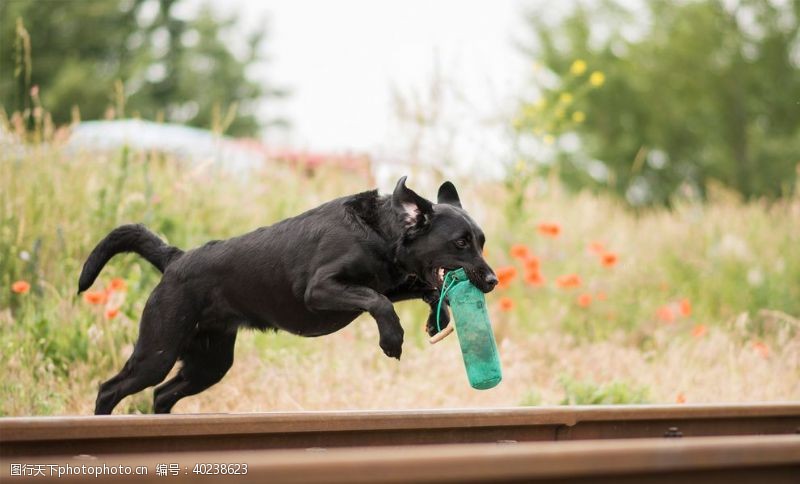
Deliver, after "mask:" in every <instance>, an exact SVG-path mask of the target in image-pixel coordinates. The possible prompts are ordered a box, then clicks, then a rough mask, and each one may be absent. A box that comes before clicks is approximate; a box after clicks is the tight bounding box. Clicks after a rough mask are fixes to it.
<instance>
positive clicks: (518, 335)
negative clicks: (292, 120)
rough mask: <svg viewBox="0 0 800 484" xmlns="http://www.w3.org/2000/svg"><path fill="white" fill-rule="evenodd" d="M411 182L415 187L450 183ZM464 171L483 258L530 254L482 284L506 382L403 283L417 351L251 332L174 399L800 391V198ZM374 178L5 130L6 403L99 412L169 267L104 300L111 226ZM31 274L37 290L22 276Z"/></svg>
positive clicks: (202, 224) (425, 399)
mask: <svg viewBox="0 0 800 484" xmlns="http://www.w3.org/2000/svg"><path fill="white" fill-rule="evenodd" d="M415 180H416V178H415V177H414V176H413V174H412V176H411V178H410V185H411V186H412V187H414V188H415V189H416V188H419V191H420V192H421V193H423V194H428V195H433V193H435V186H419V185H418V184H416V183H415ZM456 181H457V185H458V186H459V190H460V192H461V194H462V200H463V201H464V205H465V207H466V208H467V209H468V210H469V211H470V212H471V213H472V214H473V215H474V218H476V220H478V222H479V223H481V224H482V225H483V227H484V229H485V232H486V234H487V237H488V243H487V254H488V255H487V257H488V259H489V261H490V262H491V263H492V265H493V266H494V267H495V268H496V269H502V268H508V267H515V268H516V271H517V275H516V277H515V278H513V279H511V280H509V281H507V287H505V288H503V289H498V290H496V291H495V292H493V293H492V294H490V295H489V296H488V300H489V304H490V308H491V316H492V321H493V324H494V327H495V331H496V335H497V338H498V343H499V347H500V355H501V359H502V363H503V366H504V381H503V382H502V383H501V384H500V386H499V387H497V388H496V389H493V390H489V391H475V390H472V389H470V388H469V386H468V385H467V382H466V377H465V375H464V370H463V368H462V362H461V359H460V354H459V350H458V345H457V341H456V340H455V338H450V339H449V340H446V341H445V342H443V343H442V344H440V345H437V346H434V347H430V346H429V345H428V344H427V342H426V337H425V335H424V331H423V326H424V320H425V317H426V309H427V308H426V307H425V305H424V304H422V303H419V302H407V303H402V304H398V305H397V308H398V312H399V314H400V317H401V320H402V321H403V324H404V326H405V329H406V335H407V336H406V343H405V347H404V353H403V359H402V361H401V362H397V361H395V360H390V359H388V358H386V357H385V356H383V354H382V352H381V351H380V349H379V348H378V345H377V340H378V335H377V330H376V328H375V324H374V322H373V321H372V320H371V319H370V318H368V317H362V318H359V319H358V320H357V321H355V322H354V323H353V324H351V325H350V326H349V327H347V328H345V329H344V330H342V331H340V332H339V333H337V334H334V335H331V336H327V337H323V338H317V339H303V338H299V337H294V336H291V335H287V334H282V333H278V334H264V333H256V332H250V331H245V332H242V333H241V334H240V336H239V340H238V343H237V349H236V353H237V355H236V361H235V364H234V366H233V368H232V369H231V371H230V372H229V373H228V376H227V377H226V378H225V379H224V380H223V381H222V382H221V383H219V384H218V385H216V386H215V387H213V388H212V389H210V390H209V391H207V392H205V393H203V394H201V395H199V396H196V397H190V398H187V399H185V400H183V401H181V402H180V403H179V404H178V405H177V406H176V409H175V411H176V412H216V411H256V410H259V411H264V410H298V409H346V408H419V407H441V406H448V407H461V406H488V405H540V404H559V403H631V402H661V403H671V402H675V401H686V402H709V401H754V400H796V399H800V336H798V327H799V325H800V322H798V316H800V250H799V249H798V247H800V223H799V222H798V221H800V200H798V199H797V198H795V199H792V200H784V201H781V202H777V203H773V204H767V203H761V202H752V203H742V202H740V201H738V200H736V199H735V198H734V197H732V196H730V195H729V194H726V193H723V192H719V193H718V194H716V195H713V196H712V200H711V201H710V202H709V203H707V204H700V203H698V202H693V201H689V200H686V201H678V202H677V204H676V206H675V207H673V208H672V209H669V210H667V209H657V210H653V211H648V212H644V213H639V214H634V213H632V212H630V211H629V210H628V209H626V208H625V207H623V206H621V205H620V204H619V203H618V202H616V201H614V200H612V199H609V198H605V197H603V196H596V195H592V194H588V193H584V194H578V195H571V194H568V193H564V192H563V191H561V190H560V188H559V186H558V185H557V184H556V183H553V182H550V181H547V180H537V181H536V182H535V183H532V184H530V185H527V186H526V188H525V189H524V190H523V189H520V190H519V191H514V190H513V189H509V188H508V186H506V185H503V184H499V183H494V182H482V181H476V180H456ZM367 188H371V187H370V186H369V182H368V181H367V180H364V179H361V178H359V177H354V176H352V175H347V174H342V173H336V172H320V173H317V174H315V175H313V176H310V177H309V176H306V175H304V174H298V173H296V172H294V171H292V170H291V169H289V168H288V167H281V166H276V165H265V166H264V167H263V169H262V170H259V171H257V172H256V173H252V174H250V175H248V176H240V175H235V174H229V173H226V172H225V171H224V170H221V169H220V167H219V166H217V164H216V163H215V162H209V163H205V164H199V165H189V164H187V163H185V162H181V161H179V160H174V159H168V158H165V157H163V156H160V155H158V154H154V153H139V152H133V151H130V150H121V151H115V152H110V153H80V152H72V151H70V150H67V149H65V148H64V147H63V146H60V145H59V144H58V143H51V144H34V145H26V146H23V145H21V144H17V143H7V145H6V146H3V149H2V150H0V335H2V343H1V344H2V352H0V414H2V415H32V414H36V415H44V414H88V413H90V412H91V410H92V408H93V403H94V398H95V392H96V389H97V386H98V384H99V383H100V382H101V381H103V380H104V379H107V378H109V377H110V376H112V375H113V374H114V373H115V372H116V371H117V370H118V369H119V367H120V366H121V365H122V363H123V362H124V360H125V358H126V356H127V355H128V354H130V352H131V350H132V344H133V342H134V341H135V339H136V334H137V321H138V317H139V315H140V314H141V311H142V307H143V304H144V301H145V299H146V297H147V295H148V293H149V291H150V290H151V289H152V288H153V286H154V284H155V283H156V281H157V279H158V274H157V272H156V271H155V270H154V269H153V268H151V267H150V266H149V265H148V264H147V263H146V262H144V261H143V260H141V259H138V258H137V257H136V256H119V257H117V258H115V259H114V260H113V261H112V262H111V263H110V264H109V265H108V266H107V267H106V269H105V270H104V272H103V273H102V275H101V277H100V279H99V281H98V282H97V283H96V284H95V288H94V289H95V290H101V289H104V288H106V287H107V286H108V285H109V284H110V282H111V281H112V279H114V278H122V279H124V283H125V286H126V288H125V290H122V289H121V288H120V289H118V290H116V291H113V292H112V293H111V297H110V298H109V300H108V301H107V302H104V303H103V304H91V303H89V302H87V301H86V300H84V299H83V298H81V297H79V296H77V295H76V283H77V276H78V273H79V270H80V267H81V265H82V263H83V260H84V259H85V257H86V256H87V254H88V252H89V251H90V250H91V248H92V247H93V246H94V244H95V243H96V242H97V241H98V240H99V239H100V238H102V237H103V236H104V235H105V234H106V233H107V232H108V231H109V230H111V229H112V228H113V227H115V226H117V225H119V224H121V223H126V222H143V223H145V224H147V225H148V226H149V227H151V228H152V229H153V230H155V231H156V232H158V233H160V234H161V235H163V236H164V237H165V238H166V239H168V240H169V242H170V243H172V244H175V245H178V246H180V247H183V248H188V247H193V246H196V245H199V244H201V243H203V242H205V241H206V240H209V239H218V238H225V237H229V236H233V235H236V234H240V233H243V232H245V231H248V230H251V229H253V228H255V227H258V226H261V225H267V224H270V223H273V222H275V221H277V220H280V219H282V218H284V217H287V216H290V215H293V214H296V213H299V212H301V211H303V210H305V209H308V208H311V207H313V206H315V205H317V204H319V203H322V202H323V201H326V200H328V199H330V198H333V197H335V196H339V195H344V194H348V193H353V192H357V191H361V190H364V189H367ZM384 188H390V187H384ZM518 201H521V203H520V204H518V203H517V202H518ZM541 222H550V223H553V224H557V225H558V227H560V233H559V235H558V237H555V238H553V237H549V236H546V235H543V234H542V233H540V231H539V229H538V226H539V224H540V223H541ZM593 242H597V243H602V244H603V246H604V248H605V249H604V250H605V251H607V252H613V253H614V254H615V255H616V256H617V257H618V259H617V262H616V263H615V264H613V265H611V266H609V267H606V266H604V265H603V264H602V263H601V262H600V260H599V258H598V256H597V255H596V254H594V253H592V251H591V250H588V246H589V245H590V244H591V243H593ZM514 244H517V245H519V244H524V245H525V246H527V248H528V249H529V250H530V251H531V252H532V253H533V254H534V255H535V256H536V257H538V258H539V274H540V276H541V278H542V279H543V280H544V284H542V285H536V286H534V285H531V284H528V283H526V282H525V281H524V280H523V279H524V277H523V276H524V274H525V273H526V270H525V268H524V264H523V263H522V262H521V261H519V260H517V259H515V258H514V257H512V256H511V255H510V254H509V250H510V248H511V246H512V245H514ZM567 274H577V275H579V276H580V279H581V284H580V287H576V288H561V287H558V285H557V284H556V280H557V279H558V278H559V276H563V275H567ZM20 280H22V281H27V282H29V283H30V284H31V287H30V290H29V292H27V293H17V292H14V291H13V290H12V284H13V283H14V282H15V281H20ZM587 296H588V298H589V299H590V301H589V303H588V304H586V302H587ZM581 298H582V299H581ZM501 300H503V304H504V305H505V306H503V307H505V308H509V307H510V310H503V309H501ZM116 307H119V310H120V312H119V314H116V315H113V318H112V317H110V316H111V315H112V314H113V312H112V313H109V312H108V310H109V309H114V308H116ZM151 398H152V391H147V392H143V393H141V394H139V395H135V396H132V397H130V398H128V399H126V400H125V401H123V403H122V404H121V405H120V406H119V407H118V409H117V411H118V412H124V413H130V412H138V411H141V412H147V411H150V405H151Z"/></svg>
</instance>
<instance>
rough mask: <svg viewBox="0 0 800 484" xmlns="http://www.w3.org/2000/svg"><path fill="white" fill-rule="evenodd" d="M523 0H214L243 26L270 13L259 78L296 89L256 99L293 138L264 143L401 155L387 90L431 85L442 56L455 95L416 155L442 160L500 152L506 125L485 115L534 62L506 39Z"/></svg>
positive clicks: (506, 103) (502, 108)
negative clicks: (275, 99)
mask: <svg viewBox="0 0 800 484" xmlns="http://www.w3.org/2000/svg"><path fill="white" fill-rule="evenodd" d="M529 4H531V2H530V1H528V2H525V1H523V0H499V1H490V0H481V1H477V0H435V1H434V0H428V1H423V0H392V1H371V0H336V1H324V0H318V1H312V0H270V1H256V0H213V5H214V7H215V9H218V10H219V11H220V12H222V13H230V12H238V13H239V14H240V16H241V18H242V19H243V20H244V23H245V28H246V29H251V28H258V27H259V21H260V20H261V19H262V18H268V19H269V20H268V22H267V25H266V28H267V32H268V37H267V41H266V44H267V54H268V56H269V58H270V61H269V64H267V65H266V66H265V69H263V70H259V71H258V73H257V76H258V77H259V78H264V79H265V80H269V82H271V83H272V84H276V85H280V86H286V87H287V88H289V89H291V91H292V95H291V96H290V97H289V98H288V99H287V100H286V101H285V102H284V101H282V102H280V103H277V104H276V103H272V104H267V105H265V106H264V108H263V109H264V113H265V114H266V115H270V114H276V113H278V114H284V115H285V116H287V117H288V118H289V119H290V120H291V122H292V125H293V129H292V131H291V132H290V133H289V135H288V136H285V135H275V134H270V135H269V136H268V138H267V141H268V142H272V143H276V144H288V145H290V146H293V147H295V148H300V149H310V150H316V151H335V152H341V151H347V150H355V151H366V152H369V153H371V154H373V155H375V156H378V157H383V158H403V157H405V158H408V154H409V150H408V146H409V145H410V140H411V139H412V138H413V136H412V135H411V133H410V132H409V130H408V129H405V130H402V129H400V128H399V125H398V123H397V117H396V115H395V112H396V110H395V103H394V102H393V99H394V98H393V94H392V93H393V88H396V89H398V90H399V91H401V92H403V93H406V94H408V93H411V92H414V91H415V90H416V91H418V92H428V91H427V90H426V89H427V88H428V86H430V85H431V82H430V80H431V78H432V76H433V72H434V70H435V66H436V65H437V60H438V65H439V70H440V71H441V73H442V74H443V77H444V78H445V81H444V82H445V83H447V85H448V86H450V87H452V88H453V89H454V90H455V91H458V92H459V96H461V98H460V99H456V98H455V97H454V96H449V97H447V99H446V100H445V101H443V102H444V108H443V113H442V117H443V118H444V121H443V123H442V124H443V125H447V126H448V127H447V128H442V127H439V128H437V130H438V132H437V133H434V134H429V135H426V139H425V140H424V141H423V143H422V144H423V146H422V147H421V148H420V150H419V152H418V155H419V159H422V160H423V161H427V162H438V161H439V160H432V159H431V158H435V157H437V156H441V155H442V153H445V152H447V153H450V154H452V156H453V158H456V159H457V163H458V164H460V165H470V164H473V165H474V164H475V163H481V164H483V161H486V159H487V158H498V157H502V156H507V153H505V154H504V153H502V152H503V151H504V150H505V151H508V149H509V147H508V143H507V142H504V140H503V133H502V128H499V127H498V124H497V121H496V119H495V121H494V122H493V123H492V122H487V119H488V118H489V117H492V116H493V117H495V118H497V117H498V115H499V114H502V113H503V112H505V113H506V114H507V113H510V112H511V110H512V109H513V106H514V100H515V99H517V96H518V95H519V92H520V86H521V85H522V84H524V82H525V80H526V75H528V72H529V70H530V62H529V60H528V59H526V58H525V57H524V56H523V55H521V54H520V53H519V51H518V50H517V48H516V47H515V46H514V45H513V41H514V39H519V38H520V37H524V36H525V34H526V33H527V30H526V28H525V25H524V22H523V17H522V15H521V12H522V11H524V7H525V6H527V5H529ZM422 99H426V96H425V95H423V96H422ZM424 104H430V103H424ZM505 119H509V118H508V117H506V118H505ZM498 161H499V160H498ZM506 161H507V160H506ZM491 164H492V165H494V164H495V163H491Z"/></svg>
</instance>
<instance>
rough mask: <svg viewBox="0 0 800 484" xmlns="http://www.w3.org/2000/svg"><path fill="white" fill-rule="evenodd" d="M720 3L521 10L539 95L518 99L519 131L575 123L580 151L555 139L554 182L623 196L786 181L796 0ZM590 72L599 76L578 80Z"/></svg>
mask: <svg viewBox="0 0 800 484" xmlns="http://www.w3.org/2000/svg"><path fill="white" fill-rule="evenodd" d="M726 4H727V3H726V2H722V1H721V0H698V1H680V2H675V1H671V0H670V1H667V0H657V1H653V2H642V3H641V4H637V5H638V10H633V9H629V8H628V7H624V6H623V5H621V4H620V3H618V2H616V1H606V2H602V3H600V4H599V5H596V6H595V7H592V8H589V7H587V6H584V5H582V4H581V5H579V6H578V7H576V8H575V9H574V10H573V11H572V12H571V14H569V15H568V16H567V17H566V18H564V19H561V20H560V21H558V22H547V21H545V20H542V19H543V18H544V17H545V16H544V15H543V14H542V12H534V13H532V14H531V15H530V23H531V25H532V28H533V30H534V32H535V37H536V42H535V46H533V47H532V48H531V49H530V53H531V55H532V56H533V57H534V58H535V59H536V60H537V61H538V62H541V63H542V64H543V65H544V67H545V68H546V69H545V71H546V74H547V75H545V76H542V78H543V79H544V81H542V82H537V84H538V87H539V92H540V93H541V97H540V98H539V99H537V100H533V101H526V102H523V104H522V106H521V108H520V113H519V116H518V118H517V120H516V123H515V126H516V127H517V129H518V132H519V133H520V134H521V135H522V136H524V137H529V136H534V137H539V138H541V139H542V140H543V141H544V142H545V144H553V143H554V141H556V140H557V139H558V137H559V136H561V135H563V134H565V133H575V134H577V135H578V136H579V139H580V142H581V148H580V149H577V150H575V149H574V147H573V148H569V147H568V146H565V143H554V151H555V156H554V158H555V160H556V163H555V166H556V168H557V173H558V174H559V176H560V177H561V179H562V180H563V181H564V182H565V183H566V184H567V185H569V186H571V187H573V188H585V187H589V188H592V189H601V190H610V191H612V192H614V193H617V194H618V195H620V196H622V197H625V198H627V200H628V201H629V202H630V203H632V204H633V205H650V204H664V203H669V202H670V200H671V199H672V198H673V197H674V196H675V195H676V193H678V192H680V193H691V192H694V193H697V194H700V195H701V196H705V195H706V190H707V187H708V186H709V184H710V183H712V182H715V183H721V184H723V185H724V186H726V187H728V188H731V189H733V190H735V191H737V192H738V193H740V194H741V195H743V196H744V197H747V198H751V197H760V196H768V197H779V196H783V195H786V194H788V193H790V192H792V191H793V190H794V189H795V183H796V182H795V180H796V176H797V175H796V170H795V169H796V165H797V164H798V162H800V158H798V153H800V109H798V105H797V100H798V99H800V68H798V67H799V66H798V64H799V63H800V59H799V58H798V53H800V37H799V36H798V32H800V3H798V2H791V3H785V4H782V5H779V4H778V3H776V2H770V1H768V0H745V1H741V2H737V3H736V5H735V6H733V7H727V6H725V5H726ZM626 5H629V4H626ZM581 66H583V67H584V69H581V68H580V67H581ZM594 72H598V73H601V74H602V78H603V81H604V82H595V84H594V85H593V84H592V83H591V82H589V80H590V76H592V75H593V73H594ZM549 74H553V75H554V79H555V80H554V81H553V78H551V77H549ZM598 80H599V79H598V78H595V81H598ZM576 113H581V114H576ZM545 168H546V169H548V170H549V169H550V167H549V166H546V167H545ZM682 187H683V190H681V188H682Z"/></svg>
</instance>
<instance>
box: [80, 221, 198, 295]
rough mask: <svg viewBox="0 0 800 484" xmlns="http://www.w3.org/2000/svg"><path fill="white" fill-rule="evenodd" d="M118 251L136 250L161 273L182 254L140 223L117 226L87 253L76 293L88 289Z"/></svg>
mask: <svg viewBox="0 0 800 484" xmlns="http://www.w3.org/2000/svg"><path fill="white" fill-rule="evenodd" d="M122 252H136V253H137V254H139V255H140V256H142V257H144V258H145V259H147V261H148V262H150V263H151V264H153V265H154V266H156V269H158V270H159V271H161V272H164V270H165V269H166V268H167V266H168V265H169V264H170V263H171V262H172V261H174V260H175V259H177V258H178V257H180V256H181V255H183V251H182V250H181V249H179V248H177V247H173V246H171V245H167V244H165V243H164V241H163V240H161V239H159V238H158V236H156V234H154V233H153V232H150V231H149V230H147V228H145V226H144V225H141V224H129V225H121V226H119V227H117V228H115V229H114V230H112V231H111V232H110V233H109V234H108V235H106V237H105V238H104V239H103V240H101V241H100V243H99V244H97V247H95V248H94V250H92V253H91V254H89V258H88V259H86V262H85V263H84V264H83V270H82V271H81V276H80V278H79V279H78V294H80V293H82V292H83V291H85V290H87V289H89V287H91V285H92V283H94V280H95V279H97V275H98V274H100V271H101V270H102V269H103V266H105V265H106V263H107V262H108V261H109V260H110V259H111V258H112V257H114V256H115V255H117V254H119V253H122Z"/></svg>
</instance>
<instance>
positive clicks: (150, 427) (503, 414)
mask: <svg viewBox="0 0 800 484" xmlns="http://www.w3.org/2000/svg"><path fill="white" fill-rule="evenodd" d="M798 431H800V403H771V404H757V405H752V404H746V405H668V406H660V405H636V406H633V405H632V406H591V407H551V408H543V407H539V408H504V409H488V408H487V409H464V410H413V411H365V412H362V411H358V412H302V413H260V414H214V415H120V416H106V417H11V418H3V419H0V457H15V456H55V455H77V454H89V455H101V456H104V455H112V454H129V453H140V452H201V451H227V450H259V449H293V448H335V447H353V446H360V447H368V446H382V445H422V444H463V443H490V442H534V441H556V440H586V439H620V438H648V437H649V438H653V437H662V438H663V437H679V436H684V437H698V436H725V435H760V434H792V433H797V432H798ZM799 482H800V481H799Z"/></svg>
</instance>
